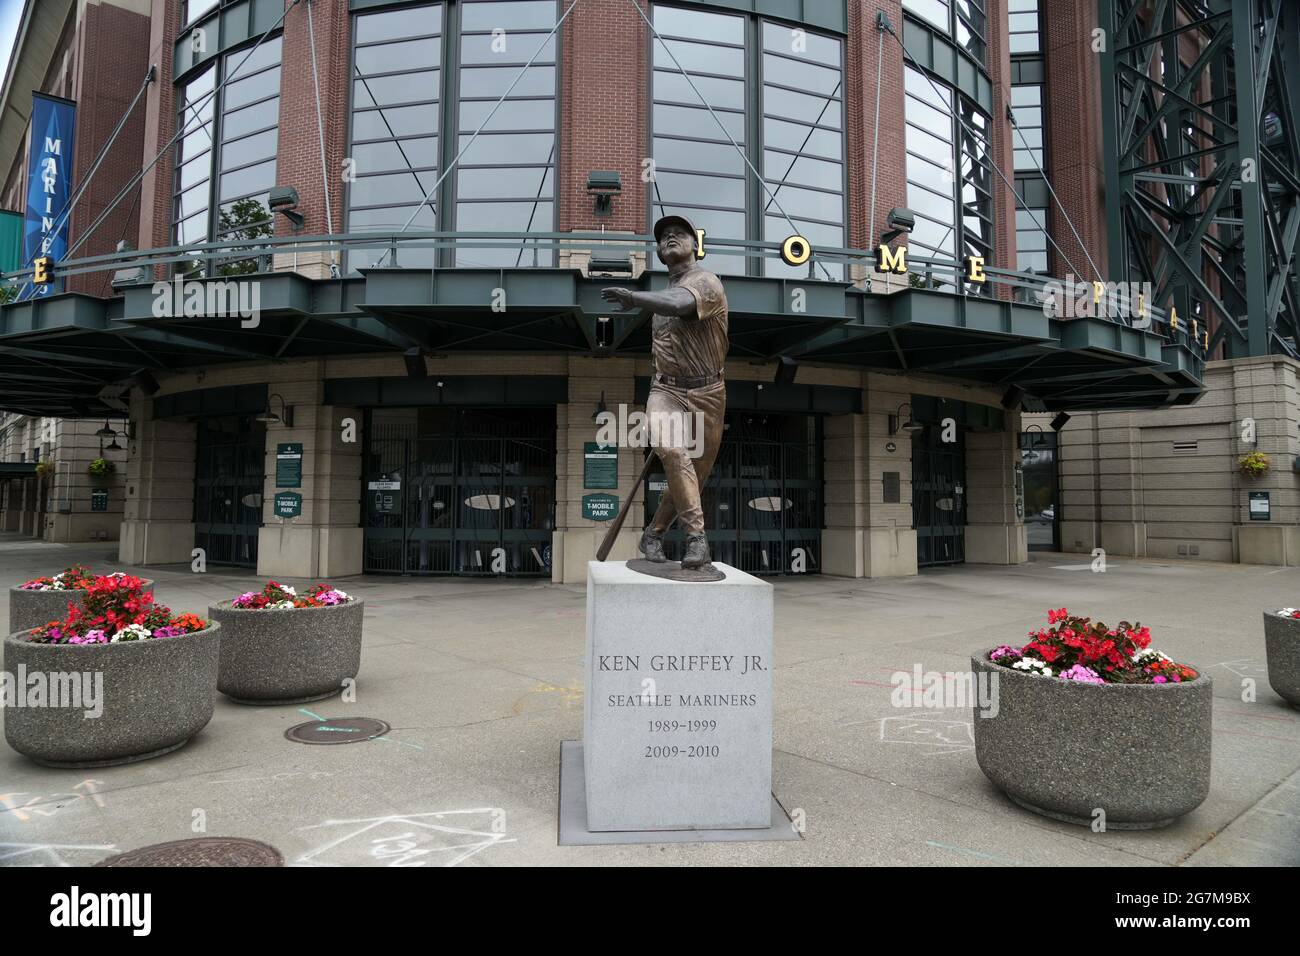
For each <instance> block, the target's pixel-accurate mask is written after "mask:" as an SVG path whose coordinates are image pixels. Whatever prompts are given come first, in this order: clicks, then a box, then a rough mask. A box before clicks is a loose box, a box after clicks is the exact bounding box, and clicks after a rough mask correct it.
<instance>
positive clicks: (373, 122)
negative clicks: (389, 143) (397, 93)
mask: <svg viewBox="0 0 1300 956" xmlns="http://www.w3.org/2000/svg"><path fill="white" fill-rule="evenodd" d="M437 131H438V104H437V103H425V104H422V105H420V106H390V107H388V108H387V109H383V110H358V111H357V112H356V113H353V115H352V138H353V139H393V138H395V137H405V136H427V135H429V134H430V133H436V132H437Z"/></svg>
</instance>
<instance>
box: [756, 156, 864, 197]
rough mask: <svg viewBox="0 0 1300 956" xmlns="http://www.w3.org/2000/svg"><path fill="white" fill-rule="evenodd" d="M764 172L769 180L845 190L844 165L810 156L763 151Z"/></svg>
mask: <svg viewBox="0 0 1300 956" xmlns="http://www.w3.org/2000/svg"><path fill="white" fill-rule="evenodd" d="M763 174H764V175H765V176H766V177H767V179H768V181H769V182H772V181H778V182H779V181H781V180H788V181H790V182H792V183H797V184H799V185H803V186H817V187H819V188H821V189H834V190H843V188H844V167H843V166H841V165H840V164H839V163H831V162H827V161H826V160H822V159H813V158H812V157H810V156H791V155H790V154H788V153H775V152H772V151H771V150H768V151H766V152H764V153H763Z"/></svg>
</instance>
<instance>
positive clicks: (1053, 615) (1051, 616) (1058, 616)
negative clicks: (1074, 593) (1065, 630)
mask: <svg viewBox="0 0 1300 956" xmlns="http://www.w3.org/2000/svg"><path fill="white" fill-rule="evenodd" d="M1067 617H1069V614H1068V613H1067V612H1066V610H1065V608H1061V609H1060V610H1058V611H1053V610H1050V609H1049V610H1048V612H1047V623H1048V624H1055V623H1056V622H1057V621H1064V620H1065V619H1066V618H1067Z"/></svg>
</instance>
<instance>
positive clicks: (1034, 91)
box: [1011, 83, 1043, 106]
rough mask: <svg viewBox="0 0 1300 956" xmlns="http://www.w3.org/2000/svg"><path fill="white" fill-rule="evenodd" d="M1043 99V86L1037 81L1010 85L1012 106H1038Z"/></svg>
mask: <svg viewBox="0 0 1300 956" xmlns="http://www.w3.org/2000/svg"><path fill="white" fill-rule="evenodd" d="M1042 101H1043V88H1042V87H1041V86H1039V85H1038V84H1037V83H1018V84H1016V85H1015V86H1013V87H1011V105H1012V106H1038V105H1039V104H1040V103H1041V102H1042Z"/></svg>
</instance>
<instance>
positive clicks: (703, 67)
mask: <svg viewBox="0 0 1300 956" xmlns="http://www.w3.org/2000/svg"><path fill="white" fill-rule="evenodd" d="M654 25H655V29H656V30H657V31H658V33H659V35H660V37H661V38H662V40H663V42H660V40H658V39H655V38H653V37H652V38H651V44H652V55H651V62H652V68H653V76H652V81H651V130H652V146H651V149H652V154H653V157H654V173H655V175H654V179H653V180H652V182H651V196H650V200H651V219H652V221H653V219H657V218H658V217H659V216H661V215H664V214H665V213H668V212H679V213H682V214H683V215H686V216H688V217H689V218H690V219H691V221H692V222H693V223H694V224H695V225H696V227H697V228H700V229H704V230H705V235H706V250H707V252H708V261H709V265H710V268H712V269H713V270H714V271H717V272H719V273H731V274H743V273H746V272H749V273H757V272H760V271H761V273H762V274H765V275H777V276H805V275H807V274H808V269H807V267H806V266H803V267H798V268H792V267H789V266H786V265H785V264H784V263H782V262H780V261H779V260H777V259H771V258H769V259H764V260H763V264H762V266H761V267H759V266H758V265H756V264H751V263H747V262H746V259H745V257H743V256H740V255H736V254H734V253H732V254H728V253H727V251H726V247H724V246H713V247H710V246H708V237H710V236H712V237H715V238H725V239H744V238H751V239H757V238H760V237H761V238H762V239H765V240H767V241H769V242H781V241H782V240H784V239H785V238H786V237H787V236H789V235H791V234H792V233H798V234H800V235H803V236H805V237H806V238H807V239H808V240H809V241H810V242H812V243H813V245H814V246H828V247H842V246H843V245H844V221H845V210H844V105H843V101H844V64H843V41H842V40H840V39H839V38H838V37H832V36H826V35H822V34H818V33H812V32H809V31H807V30H805V29H803V28H792V27H790V26H787V25H785V24H781V23H777V22H774V21H769V20H761V19H755V18H747V17H743V16H736V15H731V14H725V13H717V12H714V11H705V10H698V9H686V8H683V7H675V6H668V5H662V4H661V5H656V6H655V8H654ZM705 103H707V104H708V105H707V106H706V105H705ZM710 108H711V110H712V112H710ZM742 151H743V155H742ZM746 158H748V159H749V163H750V164H752V166H753V168H754V169H757V170H759V171H760V172H761V175H762V176H763V179H764V181H765V182H766V184H767V188H766V189H764V188H763V186H762V185H761V184H759V183H757V182H756V181H755V179H754V176H753V174H752V173H751V172H750V169H749V166H748V165H747V164H746V162H745V160H746ZM787 216H788V217H789V218H787ZM817 275H818V278H823V279H824V278H827V277H830V278H842V277H843V267H842V266H827V267H826V271H822V269H820V268H819V270H818V273H817Z"/></svg>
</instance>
